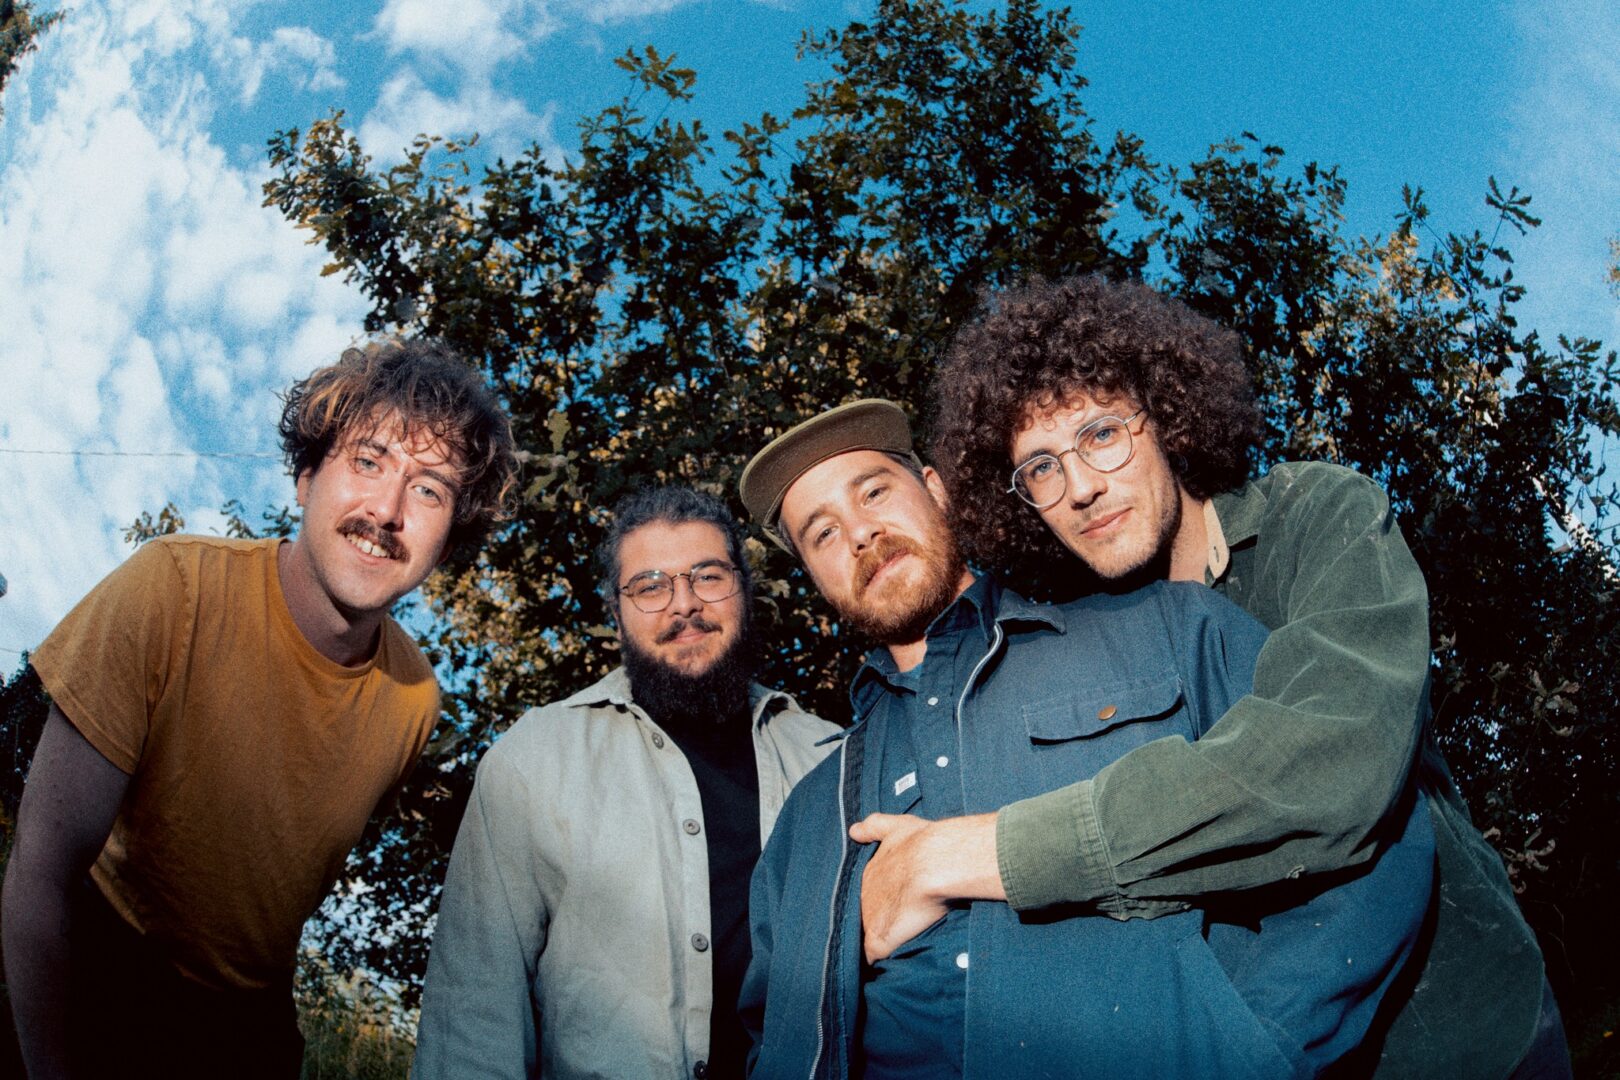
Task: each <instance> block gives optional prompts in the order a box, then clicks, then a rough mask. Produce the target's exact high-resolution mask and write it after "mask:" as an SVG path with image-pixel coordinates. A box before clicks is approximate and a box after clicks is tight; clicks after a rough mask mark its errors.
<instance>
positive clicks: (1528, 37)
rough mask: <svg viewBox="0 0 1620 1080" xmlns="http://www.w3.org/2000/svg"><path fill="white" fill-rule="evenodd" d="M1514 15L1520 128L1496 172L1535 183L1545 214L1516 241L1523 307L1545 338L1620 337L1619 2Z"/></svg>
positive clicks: (1535, 7) (1538, 207) (1537, 207)
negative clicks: (1613, 280) (1619, 277)
mask: <svg viewBox="0 0 1620 1080" xmlns="http://www.w3.org/2000/svg"><path fill="white" fill-rule="evenodd" d="M1514 15H1515V23H1516V25H1517V28H1518V32H1519V39H1520V40H1519V42H1518V43H1517V46H1516V47H1515V48H1513V49H1511V50H1506V52H1507V53H1508V54H1509V55H1512V56H1514V57H1515V58H1516V65H1517V66H1516V70H1515V71H1514V72H1513V73H1512V77H1513V78H1514V80H1515V82H1516V84H1517V86H1518V93H1517V102H1516V104H1515V107H1514V112H1513V120H1514V127H1515V132H1516V135H1515V138H1514V139H1513V141H1512V142H1511V143H1510V145H1508V146H1507V147H1505V148H1504V153H1503V155H1502V158H1503V160H1502V171H1501V172H1499V173H1498V174H1497V176H1498V179H1499V180H1501V181H1503V182H1504V183H1507V182H1511V183H1513V184H1517V185H1518V186H1519V187H1520V188H1522V189H1524V190H1525V191H1527V192H1529V193H1530V194H1531V196H1532V197H1533V198H1534V202H1533V203H1532V204H1531V207H1530V209H1531V211H1532V212H1533V213H1535V214H1536V215H1537V216H1538V217H1540V218H1541V219H1542V221H1543V224H1542V226H1541V227H1540V228H1539V229H1535V230H1533V231H1532V232H1531V233H1530V235H1529V236H1527V237H1524V238H1522V239H1514V240H1513V241H1512V243H1511V245H1510V246H1511V247H1512V249H1513V253H1514V257H1515V259H1516V273H1517V277H1518V278H1519V280H1520V281H1522V282H1524V283H1525V284H1526V285H1528V286H1529V289H1530V292H1529V296H1528V298H1527V300H1526V303H1525V306H1524V316H1525V319H1526V321H1527V322H1529V324H1530V325H1533V326H1536V327H1538V328H1540V329H1541V330H1542V331H1543V334H1544V336H1547V337H1549V338H1550V337H1551V335H1553V334H1557V333H1567V334H1571V335H1577V334H1579V335H1585V336H1588V337H1596V338H1602V339H1603V340H1604V341H1605V342H1607V343H1608V344H1610V345H1611V346H1612V345H1615V344H1620V304H1617V303H1616V300H1615V298H1614V296H1613V294H1611V293H1610V292H1609V289H1608V285H1607V283H1606V281H1605V280H1604V270H1605V268H1606V266H1607V265H1608V263H1609V247H1608V241H1609V238H1610V237H1613V236H1615V235H1616V234H1620V167H1617V163H1620V112H1617V111H1616V109H1615V102H1616V101H1617V100H1620V9H1616V8H1615V7H1614V6H1613V5H1612V4H1609V3H1606V2H1601V0H1599V2H1593V0H1585V2H1578V3H1571V4H1564V5H1555V6H1552V7H1548V6H1546V5H1543V4H1535V3H1521V4H1519V5H1518V6H1517V7H1516V8H1515V11H1514Z"/></svg>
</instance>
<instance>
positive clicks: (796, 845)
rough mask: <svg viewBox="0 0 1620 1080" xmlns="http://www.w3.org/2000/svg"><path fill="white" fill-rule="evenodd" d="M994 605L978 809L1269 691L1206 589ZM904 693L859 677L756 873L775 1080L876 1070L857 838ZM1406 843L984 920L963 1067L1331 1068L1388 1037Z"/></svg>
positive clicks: (766, 1066) (1241, 1071)
mask: <svg viewBox="0 0 1620 1080" xmlns="http://www.w3.org/2000/svg"><path fill="white" fill-rule="evenodd" d="M979 588H981V589H982V590H983V598H984V604H983V609H984V610H986V611H990V612H994V619H993V621H991V622H990V623H989V624H988V626H987V628H986V629H987V632H988V640H987V641H986V642H985V646H984V651H983V653H982V655H981V656H980V657H979V658H978V660H977V661H976V663H975V665H974V669H973V672H972V675H971V677H970V679H969V681H968V685H967V687H966V688H965V690H964V692H963V693H962V695H961V697H960V699H959V700H958V702H956V703H955V705H954V706H953V707H954V709H955V726H956V737H957V739H958V740H959V747H960V750H959V753H958V754H957V760H958V761H959V762H960V763H961V773H960V777H961V781H960V783H961V789H962V807H961V809H962V811H963V812H966V813H978V812H988V811H993V810H995V809H996V808H997V807H1000V806H1003V805H1005V804H1006V803H1008V802H1010V801H1013V800H1015V799H1018V798H1022V797H1025V796H1026V795H1028V794H1031V793H1037V792H1042V791H1048V790H1051V789H1052V788H1054V787H1057V786H1059V785H1060V784H1063V783H1067V782H1071V781H1073V780H1075V779H1078V778H1080V777H1084V776H1090V775H1092V774H1094V773H1095V772H1096V771H1097V770H1098V769H1100V768H1101V767H1102V766H1104V765H1106V764H1107V763H1108V762H1110V761H1112V760H1114V759H1115V758H1117V757H1119V756H1120V755H1121V754H1124V753H1126V752H1128V751H1129V750H1131V749H1133V748H1135V747H1136V746H1139V745H1142V744H1144V743H1147V742H1150V741H1153V740H1155V739H1160V738H1182V739H1195V738H1198V737H1200V736H1202V735H1204V734H1205V733H1206V732H1208V731H1209V729H1210V727H1211V726H1212V725H1213V724H1214V723H1215V721H1216V720H1217V719H1218V718H1219V717H1220V716H1221V714H1222V713H1223V712H1224V710H1225V709H1226V707H1227V706H1228V705H1229V704H1230V702H1231V701H1233V700H1235V699H1236V698H1237V697H1238V696H1241V694H1243V693H1244V692H1245V690H1246V689H1247V686H1248V682H1249V678H1250V675H1251V672H1252V667H1253V663H1254V657H1255V655H1256V654H1257V653H1258V651H1259V648H1260V645H1261V644H1262V643H1263V642H1264V640H1265V631H1264V629H1263V628H1262V627H1260V626H1259V624H1258V623H1256V622H1255V621H1254V620H1253V619H1251V618H1249V617H1248V616H1246V615H1244V614H1243V613H1242V612H1240V611H1239V610H1238V609H1237V608H1236V607H1234V606H1233V605H1231V604H1230V603H1228V602H1226V601H1225V600H1223V599H1222V598H1220V597H1219V596H1216V595H1214V594H1213V593H1211V592H1210V591H1209V590H1207V589H1203V588H1200V587H1198V586H1196V585H1186V586H1182V585H1175V584H1159V585H1153V586H1149V587H1148V588H1146V589H1143V590H1140V591H1138V592H1135V593H1131V594H1129V595H1126V596H1118V597H1109V596H1099V597H1089V598H1086V599H1085V600H1082V601H1079V602H1077V603H1076V604H1073V605H1069V606H1067V607H1065V608H1061V609H1054V608H1050V607H1045V606H1041V605H1034V604H1030V603H1028V602H1026V601H1024V600H1022V599H1021V598H1019V597H1017V596H1015V595H1013V594H1011V593H1005V592H1001V591H999V590H998V589H996V588H995V586H994V584H993V583H989V582H986V583H984V584H983V585H981V586H979ZM892 692H893V691H892V689H891V688H890V687H889V686H888V685H887V684H886V683H885V681H884V680H882V679H874V678H869V677H864V676H863V677H861V678H859V679H857V682H856V684H855V686H854V689H853V696H854V700H855V707H856V723H855V725H854V726H853V727H852V728H851V729H850V730H849V732H848V733H847V736H846V738H845V739H844V741H843V744H842V746H841V747H840V749H839V751H838V752H837V753H835V754H834V755H833V756H832V757H830V758H829V759H828V760H827V761H826V762H824V763H823V764H822V765H821V766H820V767H818V768H817V769H816V770H815V771H813V772H812V773H811V775H810V776H809V777H807V778H806V779H805V781H804V782H803V784H801V786H800V788H799V789H798V790H796V791H795V793H794V794H793V796H792V797H791V798H790V799H789V801H788V804H787V805H786V806H785V807H784V810H783V815H782V818H781V820H780V822H779V824H778V827H777V830H776V832H775V833H774V834H773V835H772V837H771V841H770V843H769V844H768V845H767V847H766V850H765V853H764V855H763V857H762V858H761V861H760V864H759V868H758V869H757V870H756V871H755V875H754V883H753V898H752V910H751V913H750V922H751V926H752V930H753V935H754V960H753V964H752V965H751V967H750V969H749V975H748V979H747V981H746V982H745V985H744V988H743V994H742V1000H741V1004H742V1010H743V1017H744V1022H745V1024H747V1025H748V1026H749V1028H750V1030H751V1031H752V1032H753V1033H754V1036H755V1039H756V1047H755V1056H754V1059H753V1060H754V1069H753V1074H754V1075H756V1076H767V1077H776V1076H792V1077H805V1076H828V1077H842V1076H848V1075H851V1072H852V1061H854V1060H855V1056H856V1055H857V1054H858V1053H859V1042H858V1032H857V1016H858V1007H859V1002H860V995H861V933H860V875H861V871H862V870H863V869H864V867H865V863H866V860H867V859H868V858H870V855H871V851H872V849H871V848H870V847H864V848H860V847H855V846H854V845H852V844H849V843H847V842H846V840H845V833H846V830H847V828H848V825H849V824H850V823H851V822H852V821H855V820H859V818H860V817H862V816H864V815H865V814H867V813H869V812H872V811H874V810H877V809H879V808H882V807H885V800H884V798H883V794H884V792H885V791H889V792H892V790H893V786H894V784H895V781H896V779H897V776H896V775H891V774H896V773H897V771H898V773H899V774H900V775H903V774H904V772H906V771H907V769H908V768H909V765H908V763H905V762H895V761H893V760H891V759H890V756H889V755H890V754H891V753H892V746H891V743H890V741H889V739H888V738H887V737H886V734H885V732H884V730H883V729H884V727H885V721H884V720H883V719H882V717H881V714H880V710H879V709H878V706H879V705H880V704H881V703H882V702H883V700H884V697H885V695H888V694H891V693H892ZM1211 737H1219V733H1218V732H1216V733H1215V734H1213V735H1211ZM1256 752H1262V753H1263V752H1264V748H1257V751H1256ZM900 766H906V767H905V768H901V767H900ZM1417 806H1418V804H1417V803H1416V802H1413V804H1412V806H1411V808H1410V810H1416V809H1417ZM1399 826H1400V830H1401V831H1400V833H1399V835H1397V836H1390V837H1388V838H1386V841H1385V843H1386V845H1387V846H1386V849H1385V850H1384V852H1383V854H1382V855H1381V856H1380V857H1379V858H1378V859H1377V860H1375V861H1374V862H1373V864H1372V866H1371V868H1370V869H1369V870H1366V871H1365V872H1362V873H1360V874H1359V875H1358V876H1354V877H1346V878H1341V879H1335V880H1334V881H1332V882H1308V881H1300V882H1287V883H1284V885H1283V886H1281V887H1278V888H1277V889H1274V890H1265V891H1262V892H1257V893H1252V894H1246V895H1244V896H1237V897H1226V898H1222V903H1221V905H1220V907H1219V909H1217V908H1216V907H1214V906H1206V907H1204V908H1200V909H1193V908H1192V907H1191V906H1190V905H1187V906H1186V907H1185V909H1184V910H1183V911H1182V912H1180V913H1175V914H1170V915H1166V916H1165V917H1162V918H1159V919H1153V920H1132V921H1129V922H1117V921H1114V920H1111V919H1108V918H1104V917H1100V916H1097V915H1096V914H1095V912H1093V911H1088V910H1084V909H1075V910H1062V911H1056V912H1053V911H1046V912H1042V913H1040V914H1039V915H1038V916H1035V917H1030V916H1021V915H1020V914H1019V913H1018V912H1016V911H1014V910H1013V909H1012V908H1011V907H1009V906H1008V905H1006V904H1002V903H989V902H984V903H974V904H971V905H970V906H969V907H968V908H967V919H966V922H967V950H966V951H967V953H968V955H969V965H968V967H967V969H966V975H965V981H964V983H963V985H964V994H963V998H962V1004H961V1012H960V1017H959V1023H960V1025H961V1030H962V1057H961V1061H960V1065H961V1069H962V1072H963V1074H964V1075H965V1076H968V1077H983V1076H995V1077H997V1078H998V1080H1006V1078H1011V1077H1020V1076H1031V1077H1033V1076H1048V1075H1056V1076H1066V1075H1072V1074H1073V1073H1074V1071H1075V1069H1076V1067H1077V1063H1087V1064H1088V1065H1089V1066H1090V1067H1092V1068H1095V1069H1096V1070H1097V1071H1103V1070H1106V1071H1107V1072H1108V1073H1109V1074H1110V1076H1112V1077H1118V1076H1142V1077H1150V1076H1151V1077H1157V1076H1165V1075H1211V1076H1223V1077H1225V1076H1255V1077H1279V1076H1310V1075H1315V1074H1316V1073H1318V1072H1319V1071H1321V1069H1322V1068H1324V1067H1325V1066H1326V1065H1328V1064H1330V1063H1331V1062H1332V1061H1334V1060H1337V1059H1338V1058H1340V1057H1342V1056H1343V1055H1344V1054H1345V1053H1346V1052H1348V1051H1349V1050H1350V1049H1352V1048H1353V1047H1355V1046H1356V1044H1357V1043H1359V1041H1360V1040H1361V1038H1362V1037H1363V1035H1364V1034H1365V1033H1366V1031H1367V1030H1368V1028H1369V1025H1370V1024H1371V1021H1372V1018H1373V1014H1374V1012H1375V1011H1376V1009H1377V1006H1378V1004H1379V1002H1380V1000H1381V997H1382V995H1383V994H1384V992H1385V991H1386V990H1387V989H1388V987H1389V985H1390V983H1391V981H1392V980H1393V979H1394V977H1395V975H1396V974H1397V973H1398V971H1399V970H1400V968H1401V966H1402V964H1403V963H1404V961H1405V960H1406V958H1407V956H1408V955H1409V953H1410V951H1411V947H1412V943H1413V941H1414V940H1415V939H1416V936H1417V933H1418V930H1419V926H1420V924H1421V922H1422V918H1423V915H1424V912H1425V911H1426V909H1427V904H1428V900H1429V897H1430V895H1431V893H1432V886H1433V835H1432V832H1431V831H1430V830H1429V829H1428V827H1427V818H1426V816H1425V815H1423V814H1417V813H1413V812H1408V813H1407V814H1406V815H1404V816H1403V817H1401V818H1400V820H1399ZM1081 840H1082V842H1084V841H1085V838H1081ZM812 1018H813V1020H812ZM947 1067H948V1066H947Z"/></svg>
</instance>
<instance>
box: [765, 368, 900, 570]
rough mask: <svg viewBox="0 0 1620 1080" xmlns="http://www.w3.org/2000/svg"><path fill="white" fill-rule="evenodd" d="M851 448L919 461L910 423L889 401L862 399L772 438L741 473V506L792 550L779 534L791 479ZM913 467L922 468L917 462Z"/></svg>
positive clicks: (827, 412)
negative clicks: (778, 519)
mask: <svg viewBox="0 0 1620 1080" xmlns="http://www.w3.org/2000/svg"><path fill="white" fill-rule="evenodd" d="M851 450H880V451H882V452H884V453H886V454H900V455H901V456H905V457H910V458H911V459H912V460H913V461H916V460H917V456H916V454H914V453H913V452H912V449H911V425H910V424H909V423H908V422H907V421H906V414H905V412H904V411H903V410H902V409H901V408H900V406H898V405H896V404H895V403H894V402H892V401H884V400H883V399H881V398H862V399H861V400H859V401H850V402H846V403H845V404H843V405H840V406H838V407H837V408H835V409H828V410H827V411H826V412H824V413H822V414H820V415H819V416H813V417H811V418H810V419H808V420H806V421H805V422H804V423H802V424H799V425H797V426H795V427H793V428H791V429H789V430H788V431H785V432H783V433H782V434H780V435H778V436H777V437H776V438H775V439H773V440H771V443H770V445H769V446H767V447H765V449H763V450H761V451H760V452H759V453H757V454H755V455H754V457H753V459H752V460H751V461H749V462H748V467H747V468H745V469H743V474H742V480H741V481H740V482H739V484H738V487H739V488H740V489H741V494H742V501H743V505H744V506H746V507H747V508H748V513H749V515H750V516H751V517H752V518H753V519H754V520H755V521H757V522H759V524H760V525H761V526H762V527H763V528H764V530H765V534H766V535H767V536H769V537H770V538H771V539H772V540H774V541H776V543H777V544H778V545H779V546H781V547H783V548H786V549H787V550H789V551H791V550H792V548H790V547H788V545H786V544H784V543H782V540H781V537H780V536H779V535H778V534H777V530H776V519H777V517H778V516H779V515H780V514H781V512H782V499H783V497H784V496H785V495H787V489H788V488H790V487H792V486H793V481H795V480H797V479H798V478H799V477H801V476H803V475H804V474H805V473H806V472H807V471H809V470H810V469H811V468H812V467H814V466H816V465H819V464H821V463H822V462H823V461H826V460H827V459H828V458H830V457H836V456H837V455H839V454H843V453H848V452H849V451H851ZM917 467H918V468H919V469H920V468H922V464H921V462H918V464H917Z"/></svg>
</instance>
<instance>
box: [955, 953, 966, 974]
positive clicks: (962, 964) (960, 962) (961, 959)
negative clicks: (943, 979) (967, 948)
mask: <svg viewBox="0 0 1620 1080" xmlns="http://www.w3.org/2000/svg"><path fill="white" fill-rule="evenodd" d="M956 966H957V967H959V968H961V969H962V970H963V971H966V970H967V966H968V955H967V953H965V952H959V953H957V954H956Z"/></svg>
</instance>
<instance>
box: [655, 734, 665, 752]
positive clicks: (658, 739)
mask: <svg viewBox="0 0 1620 1080" xmlns="http://www.w3.org/2000/svg"><path fill="white" fill-rule="evenodd" d="M653 745H654V746H656V747H658V749H660V750H662V749H663V748H664V737H663V736H662V735H659V734H658V733H656V732H654V733H653Z"/></svg>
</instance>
